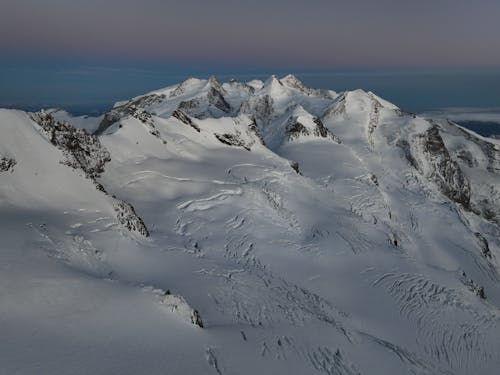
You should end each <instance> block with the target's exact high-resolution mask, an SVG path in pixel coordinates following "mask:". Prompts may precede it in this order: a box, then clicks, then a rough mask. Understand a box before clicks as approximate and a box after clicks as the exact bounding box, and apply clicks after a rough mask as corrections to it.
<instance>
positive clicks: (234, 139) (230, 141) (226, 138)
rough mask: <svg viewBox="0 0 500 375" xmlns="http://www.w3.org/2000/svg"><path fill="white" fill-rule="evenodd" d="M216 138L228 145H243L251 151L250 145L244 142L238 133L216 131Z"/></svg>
mask: <svg viewBox="0 0 500 375" xmlns="http://www.w3.org/2000/svg"><path fill="white" fill-rule="evenodd" d="M214 135H215V138H217V139H218V140H219V142H221V143H224V144H225V145H228V146H235V147H243V148H244V149H245V150H247V151H250V147H249V146H248V145H247V144H246V143H245V142H243V140H241V139H240V138H238V136H237V135H235V134H229V133H224V134H217V133H214Z"/></svg>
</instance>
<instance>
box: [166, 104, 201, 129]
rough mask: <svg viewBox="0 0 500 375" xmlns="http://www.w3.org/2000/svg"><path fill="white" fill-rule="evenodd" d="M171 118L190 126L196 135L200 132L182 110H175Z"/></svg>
mask: <svg viewBox="0 0 500 375" xmlns="http://www.w3.org/2000/svg"><path fill="white" fill-rule="evenodd" d="M172 116H173V117H175V118H176V119H177V120H179V121H180V122H182V123H183V124H186V125H189V126H191V127H192V128H193V129H194V130H196V131H197V132H198V133H199V132H200V127H199V126H198V125H196V124H195V123H194V122H193V120H191V118H190V117H189V116H188V115H187V114H185V113H184V112H182V110H180V109H176V110H175V111H174V113H172Z"/></svg>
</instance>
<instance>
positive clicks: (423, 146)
mask: <svg viewBox="0 0 500 375" xmlns="http://www.w3.org/2000/svg"><path fill="white" fill-rule="evenodd" d="M99 121H100V122H99V123H97V122H93V125H90V122H82V120H81V119H73V118H72V117H71V116H70V115H68V114H65V113H62V112H53V111H48V112H46V113H36V114H28V113H24V112H20V111H11V110H0V160H2V162H1V163H0V223H1V226H0V228H1V229H0V231H1V237H2V245H1V247H0V250H1V251H0V267H1V270H0V280H1V283H0V285H1V286H0V300H1V301H2V303H1V304H0V333H1V335H2V338H3V340H2V343H0V368H2V370H3V371H5V373H19V374H39V373H50V374H67V373H75V374H88V373H92V374H137V373H144V374H165V373H168V374H184V373H189V374H210V373H213V374H255V373H272V374H281V373H283V374H388V373H390V374H406V373H408V374H439V373H443V374H469V373H471V372H472V371H474V373H477V374H496V373H497V370H498V368H499V366H500V354H499V353H500V312H499V307H500V288H499V285H500V276H499V263H498V258H499V256H500V230H499V220H500V177H499V173H500V143H499V142H498V140H493V139H488V138H483V137H480V136H478V135H476V134H474V133H472V132H470V131H467V130H465V129H463V128H460V127H459V126H457V125H455V124H453V123H448V122H434V121H430V120H425V119H422V118H419V117H417V116H414V115H412V114H407V113H404V112H403V111H401V110H400V109H398V108H397V107H396V106H394V105H392V104H390V103H388V102H386V101H384V100H383V99H381V98H379V97H377V96H376V95H374V94H373V93H367V92H364V91H362V90H356V91H352V92H344V93H338V94H337V93H335V92H334V91H328V90H315V89H310V88H307V87H305V86H304V85H303V84H302V83H301V82H300V81H299V80H297V79H296V78H295V77H293V76H287V77H284V78H277V77H270V78H269V79H268V80H267V81H266V82H261V81H252V82H249V83H240V82H236V81H230V82H227V83H220V82H218V81H217V79H216V78H215V77H212V78H210V79H209V80H199V79H189V80H187V81H185V82H183V83H180V84H179V85H176V86H172V87H169V88H166V89H162V90H158V91H155V92H152V93H148V94H146V95H144V96H141V97H137V98H133V99H131V100H129V101H125V102H120V103H117V104H116V105H115V107H114V108H113V109H112V111H110V112H109V113H107V114H105V115H104V116H103V118H102V119H99ZM72 126H73V127H72ZM92 130H95V134H94V135H89V134H88V132H87V131H92Z"/></svg>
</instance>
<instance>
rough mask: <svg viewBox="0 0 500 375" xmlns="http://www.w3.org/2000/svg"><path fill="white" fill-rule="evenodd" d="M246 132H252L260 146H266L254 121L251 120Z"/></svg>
mask: <svg viewBox="0 0 500 375" xmlns="http://www.w3.org/2000/svg"><path fill="white" fill-rule="evenodd" d="M248 130H250V132H252V133H253V134H254V135H255V136H257V138H258V139H259V141H260V143H261V144H262V145H264V146H265V145H266V142H265V141H264V137H263V136H262V134H261V132H260V130H259V128H258V126H257V123H256V121H255V119H253V120H252V122H251V123H250V124H249V125H248Z"/></svg>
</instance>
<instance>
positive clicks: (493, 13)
mask: <svg viewBox="0 0 500 375" xmlns="http://www.w3.org/2000/svg"><path fill="white" fill-rule="evenodd" d="M103 3H104V4H103ZM499 17H500V1H498V0H483V1H478V2H471V1H466V0H432V1H431V0H422V1H404V0H399V1H397V0H379V1H371V0H351V1H347V0H341V1H338V0H337V1H335V0H330V1H328V0H310V1H298V0H286V1H285V0H275V1H263V0H255V1H243V0H210V1H206V0H205V1H202V0H184V1H180V0H166V1H165V0H164V1H160V0H144V1H138V0H107V1H97V0H86V1H83V0H44V1H39V0H3V1H2V6H1V13H0V50H1V51H2V52H1V54H2V55H3V56H6V57H9V56H14V57H15V56H16V55H20V54H30V53H31V54H34V55H39V56H42V57H43V56H45V55H48V56H50V55H52V54H54V55H65V56H68V57H78V56H95V57H102V58H110V57H114V58H124V59H127V58H133V59H142V58H144V59H148V60H158V61H187V60H199V61H201V62H203V61H211V62H213V61H221V62H226V63H227V62H231V63H236V64H244V63H246V64H247V65H248V64H261V65H264V64H266V63H267V64H274V65H278V66H279V65H284V66H287V65H288V66H289V65H294V66H303V67H305V68H308V67H331V66H496V67H498V66H500V38H499V35H500V26H499V25H500V23H499V22H498V19H499Z"/></svg>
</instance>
